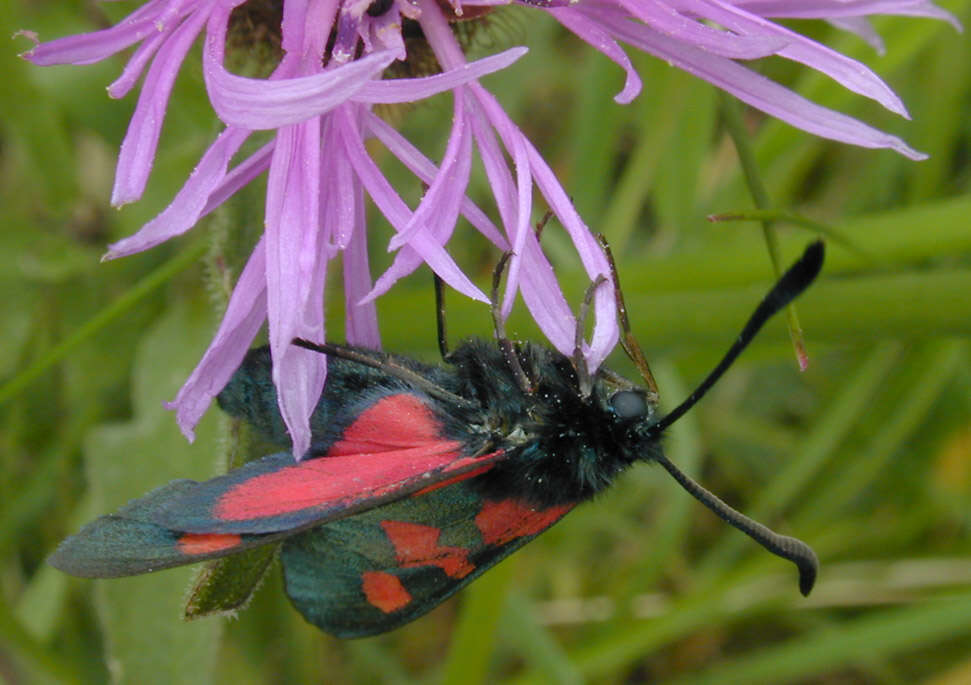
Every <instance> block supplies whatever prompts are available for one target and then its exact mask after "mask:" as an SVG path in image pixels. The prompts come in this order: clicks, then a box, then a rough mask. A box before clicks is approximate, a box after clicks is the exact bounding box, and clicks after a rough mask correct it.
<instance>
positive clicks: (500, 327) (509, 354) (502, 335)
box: [491, 252, 533, 395]
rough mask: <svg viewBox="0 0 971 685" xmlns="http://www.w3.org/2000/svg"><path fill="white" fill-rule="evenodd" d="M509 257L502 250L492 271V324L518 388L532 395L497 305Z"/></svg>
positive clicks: (531, 386) (527, 377)
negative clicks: (503, 273)
mask: <svg viewBox="0 0 971 685" xmlns="http://www.w3.org/2000/svg"><path fill="white" fill-rule="evenodd" d="M510 257H512V252H503V253H502V256H501V257H500V258H499V262H498V263H497V264H496V268H495V271H493V272H492V298H491V299H492V324H493V326H495V329H496V342H497V343H498V345H499V349H501V350H502V356H503V357H505V358H506V364H507V365H508V366H509V370H510V371H511V372H512V375H513V376H514V377H515V378H516V383H518V384H519V387H520V389H521V390H522V391H523V392H524V393H526V394H527V395H532V394H533V383H532V381H530V380H529V376H527V375H526V372H525V371H523V365H522V364H520V363H519V355H518V354H516V347H515V346H514V345H513V344H512V341H511V340H509V338H507V337H506V326H505V324H504V323H503V322H502V311H501V308H500V305H499V284H500V283H501V281H502V272H503V271H505V270H506V264H507V263H508V262H509V258H510Z"/></svg>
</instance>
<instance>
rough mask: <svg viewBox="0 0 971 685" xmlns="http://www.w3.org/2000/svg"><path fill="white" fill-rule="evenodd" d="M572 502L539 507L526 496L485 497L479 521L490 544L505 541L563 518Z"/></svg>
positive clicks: (480, 529)
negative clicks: (518, 497)
mask: <svg viewBox="0 0 971 685" xmlns="http://www.w3.org/2000/svg"><path fill="white" fill-rule="evenodd" d="M572 508H573V505H572V504H563V505H560V506H558V507H550V508H548V509H536V508H535V507H533V506H531V505H529V504H528V503H526V502H523V501H522V500H516V499H504V500H498V501H497V500H485V502H483V504H482V510H481V511H480V512H479V513H478V514H477V515H476V517H475V525H476V527H477V528H478V529H479V532H480V533H481V534H482V541H483V542H485V543H486V544H487V545H504V544H506V543H507V542H512V541H513V540H515V539H517V538H521V537H525V536H527V535H536V534H537V533H542V532H543V531H544V530H546V529H547V528H549V527H550V526H552V525H553V524H554V523H556V522H557V521H559V520H560V519H561V518H562V517H563V516H564V515H565V514H566V512H568V511H570V509H572Z"/></svg>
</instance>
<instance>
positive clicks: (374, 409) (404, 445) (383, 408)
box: [324, 393, 442, 457]
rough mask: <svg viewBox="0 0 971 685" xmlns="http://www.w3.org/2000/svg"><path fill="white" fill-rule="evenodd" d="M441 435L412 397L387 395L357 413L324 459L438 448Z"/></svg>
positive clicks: (429, 414) (437, 425) (431, 416)
mask: <svg viewBox="0 0 971 685" xmlns="http://www.w3.org/2000/svg"><path fill="white" fill-rule="evenodd" d="M441 433H442V427H441V424H440V423H439V422H438V419H437V418H435V414H433V413H432V411H431V410H430V409H429V408H428V407H427V406H426V405H425V403H424V402H422V401H421V400H420V399H418V398H417V397H416V396H414V395H409V394H407V393H403V394H400V395H389V396H387V397H383V398H381V399H380V400H378V401H377V402H375V403H374V404H373V405H372V406H371V407H368V408H367V409H366V410H364V411H363V412H361V415H360V416H358V417H357V419H356V420H355V421H354V423H352V424H351V425H350V426H348V427H347V428H346V429H345V430H344V434H343V435H342V436H341V439H340V440H339V441H338V442H335V443H334V444H333V445H332V446H331V448H330V449H329V450H327V454H326V455H324V456H327V457H342V456H345V455H349V454H369V453H372V452H389V451H393V450H400V449H408V448H414V447H420V446H422V445H427V444H429V443H432V444H440V443H441V442H442V437H441Z"/></svg>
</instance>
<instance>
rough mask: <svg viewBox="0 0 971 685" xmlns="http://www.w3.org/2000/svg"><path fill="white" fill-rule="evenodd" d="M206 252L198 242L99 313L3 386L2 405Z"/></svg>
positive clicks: (0, 396)
mask: <svg viewBox="0 0 971 685" xmlns="http://www.w3.org/2000/svg"><path fill="white" fill-rule="evenodd" d="M207 249H208V245H207V244H206V243H205V242H198V243H196V244H195V245H193V246H190V247H188V248H186V249H184V250H182V251H181V252H180V253H179V254H178V255H177V256H176V257H174V258H172V259H171V260H169V261H168V262H166V263H165V264H163V265H162V266H160V267H158V268H157V269H155V271H153V272H151V273H150V274H148V275H147V276H146V277H145V278H143V279H142V280H141V281H139V282H138V283H136V284H135V286H134V287H133V288H132V289H131V290H129V291H128V292H126V293H125V294H124V295H122V296H121V297H119V298H118V299H117V300H115V301H114V302H112V303H111V304H110V305H108V307H106V308H105V309H102V310H101V311H100V312H98V313H97V314H96V315H95V316H93V317H92V318H91V319H89V320H88V321H87V322H86V323H85V324H84V325H83V326H81V327H80V328H79V329H77V330H76V331H74V333H72V334H71V335H69V336H68V337H67V338H65V339H64V340H62V341H61V342H60V343H59V344H58V345H55V346H54V347H53V348H52V349H51V350H49V351H48V352H47V354H45V355H44V356H42V357H41V358H40V359H38V360H37V361H35V362H34V363H33V364H31V365H30V366H28V367H27V368H26V369H24V370H23V371H21V372H20V373H18V374H17V375H16V376H14V377H13V378H11V379H10V380H9V381H8V382H7V383H5V384H4V385H3V386H0V404H3V403H4V402H6V401H7V400H9V399H11V398H13V397H15V396H16V395H17V394H18V393H20V392H21V391H22V390H24V389H25V388H27V386H29V385H30V384H31V383H32V382H34V381H35V380H36V379H37V378H38V377H40V376H41V375H42V374H44V373H45V372H46V371H48V370H49V369H50V368H51V367H53V366H54V365H55V364H57V363H58V362H60V361H61V360H62V359H64V358H65V357H67V356H68V355H69V354H70V353H71V352H72V351H73V350H74V349H75V348H77V347H79V346H80V345H82V344H84V343H85V342H87V341H88V340H89V339H90V338H92V337H93V336H94V335H95V334H96V333H98V332H99V331H100V330H101V329H103V328H105V327H106V326H108V325H109V324H111V323H112V322H113V321H115V319H119V318H121V317H122V316H123V315H124V314H126V313H127V312H128V311H129V310H131V309H134V308H135V306H136V305H137V304H138V303H139V302H141V301H142V300H144V299H145V298H146V297H147V296H148V295H150V294H151V293H152V292H153V291H154V290H156V289H157V288H159V287H161V286H162V285H164V284H165V283H167V282H168V281H169V280H171V279H172V278H173V277H174V276H175V275H176V274H178V273H179V272H181V271H183V270H184V269H186V268H187V267H189V266H190V265H191V264H193V263H194V262H196V261H197V260H198V259H199V258H200V257H202V255H204V254H205V252H206V250H207Z"/></svg>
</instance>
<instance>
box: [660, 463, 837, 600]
mask: <svg viewBox="0 0 971 685" xmlns="http://www.w3.org/2000/svg"><path fill="white" fill-rule="evenodd" d="M655 459H657V461H658V462H659V463H660V464H661V466H663V467H664V468H665V469H667V472H668V473H670V474H671V475H672V476H673V477H674V480H676V481H678V483H680V485H681V487H683V488H684V489H685V490H687V491H688V492H689V493H690V494H691V495H692V496H693V497H694V498H695V499H697V500H698V501H699V502H701V503H702V504H704V505H705V506H706V507H708V508H709V509H711V510H712V511H713V512H714V513H715V514H716V515H717V516H718V517H719V518H720V519H721V520H722V521H724V522H725V523H727V524H729V525H730V526H734V527H735V528H738V529H739V530H740V531H742V532H743V533H745V534H746V535H748V536H749V537H750V538H752V539H753V540H755V541H756V542H757V543H759V544H760V545H762V546H763V547H765V548H766V549H767V550H769V551H770V552H772V553H773V554H775V555H776V556H779V557H782V558H783V559H788V560H789V561H791V562H792V563H794V564H795V565H796V568H798V569H799V592H801V593H802V594H803V596H804V597H805V596H806V595H808V594H809V592H810V590H812V589H813V585H815V584H816V572H817V571H818V570H819V559H817V558H816V553H815V552H814V551H813V549H812V547H810V546H809V545H807V544H806V543H805V542H803V541H802V540H797V539H796V538H791V537H789V536H788V535H779V533H776V532H775V531H773V530H771V529H769V528H768V527H767V526H763V525H762V524H761V523H759V522H758V521H756V520H754V519H750V518H749V517H748V516H746V515H745V514H743V513H741V512H740V511H736V510H734V509H732V508H731V507H730V506H728V505H727V504H725V503H724V502H723V501H722V500H721V499H719V497H718V496H717V495H716V494H715V493H713V492H711V491H710V490H706V489H705V488H704V487H703V486H701V485H700V484H698V483H696V482H695V481H693V480H691V478H689V477H688V476H687V475H686V474H685V473H684V472H683V471H681V469H679V468H678V467H677V466H675V465H674V464H672V463H671V462H670V461H668V458H667V457H665V456H664V455H657V456H656V457H655Z"/></svg>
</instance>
